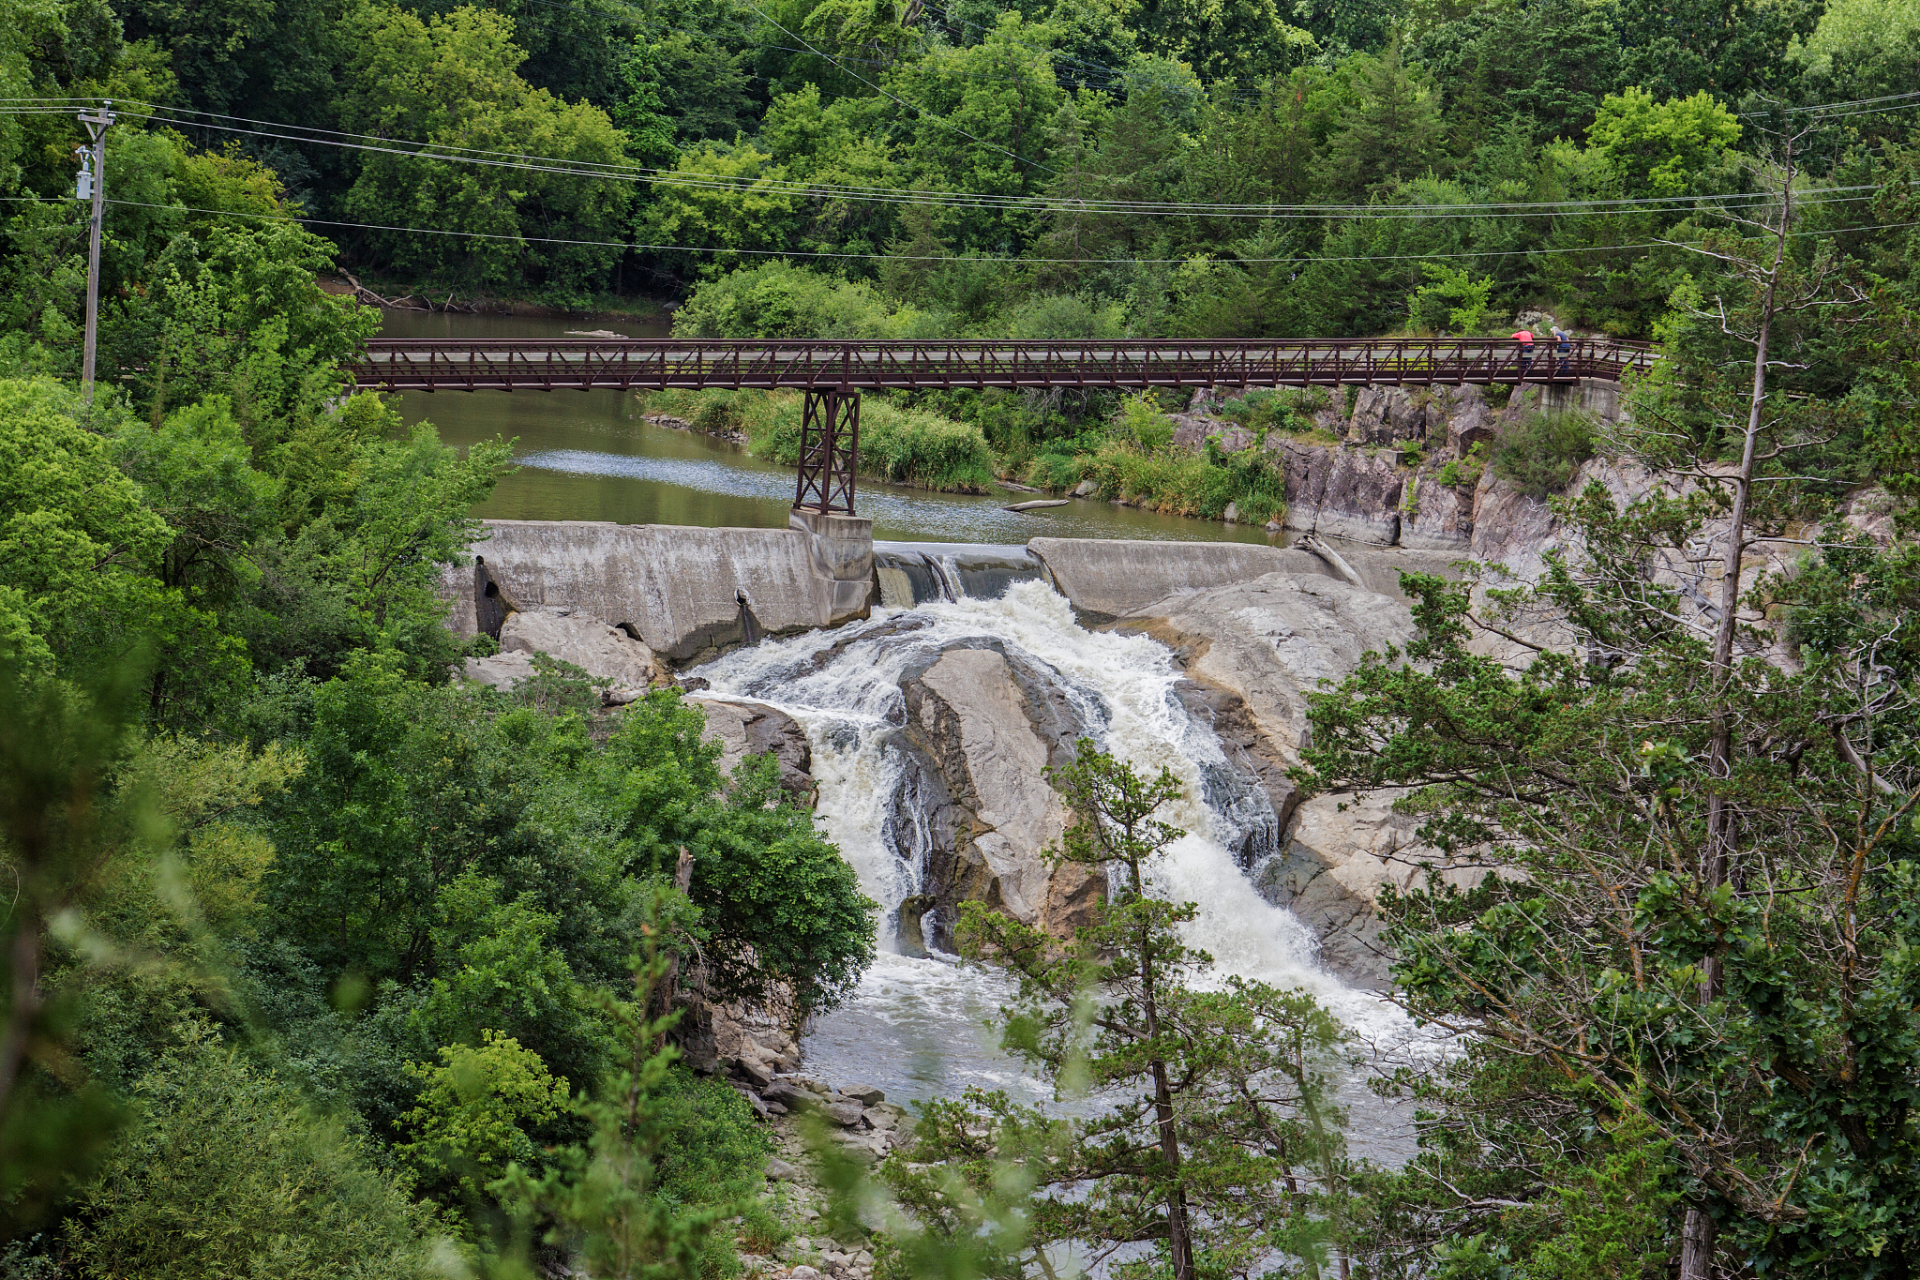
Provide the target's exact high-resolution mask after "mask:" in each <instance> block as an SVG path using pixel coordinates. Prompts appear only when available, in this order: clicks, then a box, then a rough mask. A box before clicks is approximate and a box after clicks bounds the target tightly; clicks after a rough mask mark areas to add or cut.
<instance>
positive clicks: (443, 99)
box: [340, 5, 632, 297]
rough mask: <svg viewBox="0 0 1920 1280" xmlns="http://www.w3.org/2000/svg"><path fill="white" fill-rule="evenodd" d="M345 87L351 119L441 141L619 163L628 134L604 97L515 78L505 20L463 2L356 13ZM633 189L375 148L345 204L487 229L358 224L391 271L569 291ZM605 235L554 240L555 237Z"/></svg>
mask: <svg viewBox="0 0 1920 1280" xmlns="http://www.w3.org/2000/svg"><path fill="white" fill-rule="evenodd" d="M350 21H351V22H352V23H353V25H354V27H355V28H357V29H355V30H354V31H353V43H352V46H351V48H352V52H351V62H350V65H349V69H348V74H347V77H346V82H345V85H344V90H345V91H344V93H343V94H342V95H341V102H340V118H341V120H342V121H343V122H344V123H345V125H346V127H347V128H350V129H355V130H358V131H360V132H363V133H380V134H385V135H387V136H399V137H406V138H411V139H416V140H418V141H421V142H426V143H433V144H440V145H445V146H449V147H461V148H477V149H479V150H482V151H491V152H497V153H506V154H509V155H529V156H546V157H553V158H556V159H558V160H560V161H562V162H563V163H567V164H577V165H617V164H619V163H620V162H621V161H622V160H623V159H624V156H625V151H626V138H625V136H624V135H623V134H621V133H620V131H619V130H617V129H615V128H614V127H613V123H612V121H610V120H609V119H608V118H607V115H606V113H605V112H604V111H602V110H601V109H600V108H598V107H595V106H593V105H591V104H588V103H584V102H581V103H568V102H565V101H563V100H561V99H558V98H555V97H554V96H553V95H552V94H550V93H548V92H547V91H546V90H545V89H538V88H535V87H533V86H532V85H530V84H528V83H527V82H526V81H525V80H523V79H521V78H520V75H519V70H520V66H521V63H522V62H523V61H524V60H525V58H526V53H525V51H524V50H522V49H521V48H519V47H518V46H516V45H515V44H514V43H513V36H514V29H515V28H514V23H513V21H512V19H510V18H508V17H506V16H505V15H503V14H500V13H497V12H495V11H493V10H489V9H481V8H475V7H472V6H463V7H460V8H457V9H454V10H452V11H451V12H450V13H446V14H444V15H443V14H433V15H430V16H428V17H426V18H424V19H423V18H421V17H419V16H416V15H415V14H413V13H411V12H409V11H407V10H405V9H401V8H397V7H392V6H379V5H366V6H363V7H360V8H358V9H356V10H354V11H353V16H352V18H351V19H350ZM631 192H632V188H631V187H630V186H629V185H628V184H627V183H624V182H620V181H616V180H611V179H608V180H596V179H591V178H587V179H582V178H580V177H577V176H574V175H571V174H567V173H552V174H548V173H540V172H534V171H529V170H525V169H519V168H513V167H490V166H477V165H468V164H452V163H447V162H444V161H427V160H414V159H406V158H402V157H399V156H390V155H380V154H375V155H372V156H369V157H368V158H367V159H366V160H365V162H364V163H363V165H362V167H361V169H360V173H359V176H358V177H357V178H356V179H355V180H354V182H353V186H352V189H351V190H349V191H348V192H347V194H346V196H345V197H344V198H343V200H342V209H343V211H344V212H345V213H346V214H347V216H349V217H351V218H353V219H354V220H356V221H360V222H365V223H373V224H378V225H383V226H400V227H406V226H415V225H420V224H421V223H422V222H424V223H426V224H430V225H432V226H435V227H437V228H439V229H442V230H449V231H463V232H472V233H478V234H479V235H480V236H482V237H490V238H481V239H464V238H456V237H452V236H417V235H409V234H404V233H398V232H387V231H371V232H367V233H365V234H366V235H367V236H368V237H369V238H370V240H371V241H372V242H373V243H374V244H375V245H376V246H377V247H378V249H379V252H380V253H381V254H382V256H383V257H384V258H385V259H386V260H388V261H389V262H390V263H391V264H392V266H393V268H394V269H397V270H400V271H404V272H408V273H410V274H412V275H414V276H415V277H417V278H427V279H432V280H434V281H436V282H438V281H447V282H450V283H453V284H456V285H460V286H464V287H466V288H470V289H472V288H498V287H499V286H501V285H503V284H507V283H509V282H517V281H519V280H522V279H525V280H527V281H528V282H529V283H532V284H535V285H537V286H540V287H544V288H546V289H548V290H550V291H552V292H553V293H555V294H557V295H559V296H561V297H568V296H572V295H579V294H583V293H585V292H588V291H590V290H591V289H592V288H593V286H594V285H595V284H596V283H597V282H598V281H599V280H601V279H603V278H604V276H605V274H606V272H607V270H608V269H609V267H610V266H611V265H612V264H613V262H614V261H616V260H617V254H616V253H615V252H614V251H612V250H609V249H608V248H606V247H604V245H605V242H610V241H611V242H616V243H617V242H618V241H620V240H621V239H622V238H623V236H622V231H623V229H624V227H625V224H626V220H627V210H628V205H629V202H630V200H631ZM568 240H571V241H576V242H601V243H598V244H594V243H573V244H566V243H553V242H554V241H568Z"/></svg>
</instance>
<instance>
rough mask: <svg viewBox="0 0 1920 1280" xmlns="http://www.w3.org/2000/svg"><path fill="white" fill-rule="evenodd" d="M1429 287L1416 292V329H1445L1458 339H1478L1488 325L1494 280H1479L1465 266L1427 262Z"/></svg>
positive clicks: (1411, 309) (1412, 316)
mask: <svg viewBox="0 0 1920 1280" xmlns="http://www.w3.org/2000/svg"><path fill="white" fill-rule="evenodd" d="M1420 265H1421V268H1422V269H1423V270H1425V271H1426V273H1427V279H1428V280H1429V281H1431V283H1429V284H1423V285H1421V286H1420V287H1419V288H1418V289H1415V290H1414V291H1413V300H1412V303H1411V305H1410V307H1409V312H1408V319H1409V320H1411V321H1412V323H1413V325H1414V327H1415V328H1418V329H1435V330H1444V331H1446V332H1447V333H1450V334H1453V335H1454V336H1456V337H1477V336H1479V335H1480V334H1482V333H1484V332H1485V330H1486V327H1487V322H1488V318H1489V317H1488V309H1489V308H1488V301H1487V300H1488V298H1489V297H1490V296H1491V295H1492V293H1493V277H1491V276H1485V277H1482V278H1481V279H1479V280H1475V279H1474V278H1473V277H1472V276H1471V275H1469V274H1468V272H1467V270H1466V268H1464V267H1449V266H1447V265H1445V264H1444V263H1438V262H1423V263H1421V264H1420Z"/></svg>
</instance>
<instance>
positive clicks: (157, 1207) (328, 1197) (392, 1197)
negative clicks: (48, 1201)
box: [69, 1029, 435, 1280]
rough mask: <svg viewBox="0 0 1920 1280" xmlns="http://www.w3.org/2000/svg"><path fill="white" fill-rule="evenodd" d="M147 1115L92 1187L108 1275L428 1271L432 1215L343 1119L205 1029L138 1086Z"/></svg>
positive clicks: (91, 1248)
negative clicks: (331, 1116) (323, 1113)
mask: <svg viewBox="0 0 1920 1280" xmlns="http://www.w3.org/2000/svg"><path fill="white" fill-rule="evenodd" d="M136 1097H137V1098H138V1099H139V1101H140V1103H141V1105H142V1115H141V1118H140V1120H139V1121H138V1123H137V1124H136V1125H135V1126H134V1127H133V1128H132V1130H131V1131H130V1132H129V1134H128V1136H127V1139H126V1141H124V1142H123V1143H121V1144H120V1145H119V1146H117V1147H116V1149H115V1150H114V1153H113V1155H112V1157H111V1158H110V1159H109V1160H108V1161H107V1163H106V1166H105V1167H104V1168H103V1169H102V1170H101V1172H100V1174H99V1176H98V1177H97V1178H95V1179H94V1180H93V1181H92V1182H90V1183H89V1184H88V1185H87V1187H86V1189H85V1190H84V1191H83V1192H82V1193H81V1196H80V1199H79V1203H78V1207H77V1210H76V1217H75V1220H74V1221H73V1222H72V1223H71V1224H70V1226H69V1230H70V1235H71V1239H72V1241H73V1251H74V1255H75V1257H76V1259H77V1260H78V1261H79V1262H80V1263H81V1264H82V1265H83V1266H85V1267H87V1268H88V1270H89V1271H91V1272H94V1273H96V1274H101V1275H140V1276H152V1277H157V1278H161V1280H166V1278H170V1277H179V1278H180V1280H187V1278H188V1277H194V1278H196V1280H197V1278H198V1277H202V1276H209V1275H224V1276H239V1277H253V1276H260V1277H267V1276H273V1277H293V1278H307V1277H311V1280H322V1278H325V1280H332V1278H333V1277H337V1276H341V1275H354V1276H366V1277H369V1278H375V1280H385V1278H386V1277H395V1278H398V1277H424V1276H427V1275H430V1274H433V1271H432V1268H431V1266H430V1255H431V1252H432V1250H431V1241H432V1237H433V1233H434V1227H435V1223H434V1220H433V1218H432V1216H431V1215H430V1214H429V1213H428V1212H426V1211H425V1209H424V1207H423V1206H420V1205H417V1204H415V1203H414V1202H413V1201H412V1200H411V1199H410V1198H409V1196H408V1195H407V1192H406V1190H405V1188H404V1186H403V1185H401V1184H398V1183H396V1182H395V1181H394V1180H393V1179H392V1178H391V1176H389V1175H385V1174H382V1173H381V1172H379V1171H378V1170H377V1169H376V1168H375V1167H374V1166H373V1165H372V1163H371V1162H370V1160H369V1158H368V1153H367V1152H366V1151H365V1149H364V1148H363V1146H362V1145H361V1144H360V1143H359V1142H357V1141H356V1140H354V1139H352V1138H350V1137H348V1136H347V1135H345V1134H344V1133H342V1132H341V1131H340V1130H339V1128H338V1126H336V1125H331V1124H328V1123H327V1122H325V1121H322V1120H319V1119H317V1118H315V1117H313V1116H311V1115H310V1114H308V1112H307V1111H306V1109H305V1107H304V1106H303V1104H302V1103H301V1101H300V1100H299V1098H298V1097H297V1096H295V1095H294V1094H293V1093H292V1092H291V1091H289V1090H288V1089H287V1088H286V1087H285V1086H284V1085H282V1084H281V1083H280V1082H278V1081H276V1080H274V1079H273V1078H272V1077H271V1076H266V1075H262V1074H260V1073H259V1072H257V1071H255V1070H254V1069H252V1068H250V1067H249V1066H248V1065H247V1064H246V1063H245V1062H244V1061H242V1060H241V1058H240V1056H239V1055H238V1053H237V1052H236V1051H235V1050H234V1049H232V1048H229V1047H227V1046H224V1045H222V1044H221V1043H220V1041H219V1040H218V1038H217V1037H215V1036H213V1035H212V1034H211V1033H210V1032H208V1031H206V1030H204V1029H201V1030H194V1031H190V1032H189V1033H188V1034H187V1035H186V1036H185V1038H184V1042H183V1044H182V1045H181V1047H179V1048H177V1049H174V1050H171V1051H169V1052H168V1053H166V1054H164V1055H163V1056H162V1057H161V1059H160V1061H159V1062H158V1063H157V1064H156V1065H155V1067H154V1069H153V1071H152V1072H150V1073H149V1074H148V1075H147V1076H145V1077H144V1078H143V1079H142V1080H141V1081H140V1084H139V1087H138V1089H137V1090H136Z"/></svg>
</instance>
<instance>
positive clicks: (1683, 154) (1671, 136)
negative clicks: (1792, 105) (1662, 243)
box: [1587, 88, 1740, 196]
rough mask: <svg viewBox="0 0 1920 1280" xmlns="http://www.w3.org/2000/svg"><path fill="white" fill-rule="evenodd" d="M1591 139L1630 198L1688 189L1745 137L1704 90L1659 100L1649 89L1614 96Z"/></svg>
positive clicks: (1599, 115) (1728, 113) (1596, 122)
mask: <svg viewBox="0 0 1920 1280" xmlns="http://www.w3.org/2000/svg"><path fill="white" fill-rule="evenodd" d="M1587 138H1588V140H1589V144H1590V145H1591V146H1592V148H1593V150H1594V152H1595V153H1596V155H1597V156H1598V158H1599V160H1600V163H1601V164H1602V165H1603V166H1604V167H1605V169H1606V171H1607V172H1608V173H1609V174H1611V175H1612V176H1613V178H1614V179H1615V180H1616V181H1617V182H1618V183H1619V184H1620V190H1621V192H1622V193H1623V194H1626V195H1631V196H1640V195H1651V196H1672V195H1680V194H1682V193H1684V192H1685V191H1687V190H1689V189H1690V188H1691V187H1692V186H1693V185H1694V183H1695V182H1696V181H1697V180H1698V178H1699V175H1700V174H1701V173H1703V172H1707V171H1711V170H1712V169H1713V168H1714V167H1715V166H1716V164H1717V163H1718V162H1719V161H1720V160H1721V159H1722V158H1723V157H1724V156H1725V154H1726V152H1727V150H1728V149H1729V148H1731V147H1732V146H1733V144H1734V143H1736V142H1737V141H1739V139H1740V122H1739V121H1738V120H1736V119H1735V118H1734V115H1733V113H1732V112H1731V111H1728V110H1727V109H1726V108H1725V107H1724V106H1722V105H1721V104H1720V103H1718V102H1716V101H1714V100H1713V98H1712V97H1710V96H1709V95H1708V94H1707V93H1706V91H1705V90H1702V91H1701V92H1699V93H1696V94H1694V95H1693V96H1692V97H1690V98H1681V99H1673V100H1670V101H1667V102H1659V101H1656V100H1655V98H1654V96H1653V95H1652V94H1651V93H1648V92H1647V91H1645V90H1644V89H1635V88H1629V89H1626V90H1624V91H1623V92H1621V93H1619V94H1617V95H1616V94H1610V95H1608V97H1607V99H1606V100H1605V101H1604V102H1602V103H1601V104H1600V110H1599V111H1598V112H1597V113H1596V114H1595V115H1594V119H1593V124H1592V125H1590V126H1588V129H1587Z"/></svg>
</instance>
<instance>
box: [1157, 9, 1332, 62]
mask: <svg viewBox="0 0 1920 1280" xmlns="http://www.w3.org/2000/svg"><path fill="white" fill-rule="evenodd" d="M1289 12H1297V11H1292V10H1290V11H1289ZM1136 29H1137V30H1138V31H1139V33H1140V38H1141V42H1142V43H1143V44H1144V45H1145V46H1146V47H1147V49H1148V50H1149V51H1151V52H1153V53H1158V54H1162V55H1164V56H1166V57H1168V58H1172V59H1176V60H1178V61H1180V62H1183V63H1185V64H1187V65H1188V66H1190V67H1191V68H1193V70H1194V71H1195V72H1197V73H1198V74H1199V75H1200V77H1201V78H1202V79H1204V80H1236V79H1262V78H1265V77H1268V76H1273V75H1283V74H1285V73H1286V72H1288V71H1291V70H1293V68H1294V67H1296V66H1298V65H1299V64H1300V63H1302V62H1305V61H1306V60H1307V59H1308V58H1309V57H1311V56H1312V54H1313V52H1314V39H1313V36H1312V35H1311V34H1310V33H1308V32H1307V31H1305V30H1303V29H1301V28H1300V27H1297V26H1294V25H1293V24H1292V23H1290V22H1288V21H1287V20H1286V18H1284V17H1282V16H1281V9H1280V6H1279V5H1277V4H1276V3H1275V2H1274V0H1143V2H1142V3H1141V5H1140V17H1139V19H1138V20H1137V25H1136Z"/></svg>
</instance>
